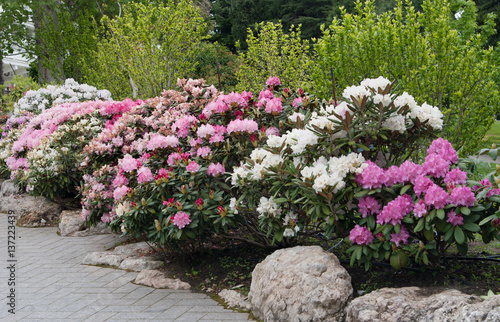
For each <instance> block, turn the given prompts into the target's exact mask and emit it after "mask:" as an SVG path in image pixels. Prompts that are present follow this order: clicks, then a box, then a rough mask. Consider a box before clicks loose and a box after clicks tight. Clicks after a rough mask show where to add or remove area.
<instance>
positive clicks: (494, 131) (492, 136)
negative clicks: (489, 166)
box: [483, 121, 500, 147]
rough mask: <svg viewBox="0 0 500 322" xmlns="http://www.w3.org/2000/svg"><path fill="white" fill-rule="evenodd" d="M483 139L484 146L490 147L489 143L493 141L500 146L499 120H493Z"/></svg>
mask: <svg viewBox="0 0 500 322" xmlns="http://www.w3.org/2000/svg"><path fill="white" fill-rule="evenodd" d="M483 141H485V143H486V144H485V146H484V147H491V144H493V143H495V144H496V145H497V146H498V147H500V121H495V123H493V126H492V127H491V129H490V130H489V131H488V132H486V135H485V136H484V139H483Z"/></svg>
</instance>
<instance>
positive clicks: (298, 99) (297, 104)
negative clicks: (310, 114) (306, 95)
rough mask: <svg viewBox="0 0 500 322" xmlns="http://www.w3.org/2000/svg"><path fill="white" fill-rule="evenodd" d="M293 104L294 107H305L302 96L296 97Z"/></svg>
mask: <svg viewBox="0 0 500 322" xmlns="http://www.w3.org/2000/svg"><path fill="white" fill-rule="evenodd" d="M292 106H293V107H299V106H300V107H302V108H304V105H303V104H302V97H297V98H296V99H294V100H293V103H292Z"/></svg>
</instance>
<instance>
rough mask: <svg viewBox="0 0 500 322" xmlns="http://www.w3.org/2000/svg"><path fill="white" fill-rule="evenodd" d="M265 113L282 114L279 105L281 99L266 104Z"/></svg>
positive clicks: (277, 98) (274, 99)
mask: <svg viewBox="0 0 500 322" xmlns="http://www.w3.org/2000/svg"><path fill="white" fill-rule="evenodd" d="M265 111H266V113H269V114H271V113H281V112H283V106H282V104H281V98H279V97H275V98H273V99H271V100H270V101H268V102H267V103H266V108H265Z"/></svg>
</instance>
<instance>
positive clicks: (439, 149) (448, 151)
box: [427, 138, 458, 163]
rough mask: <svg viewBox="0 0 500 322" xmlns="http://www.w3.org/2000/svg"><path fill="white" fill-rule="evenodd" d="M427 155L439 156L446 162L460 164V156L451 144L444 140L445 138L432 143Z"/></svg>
mask: <svg viewBox="0 0 500 322" xmlns="http://www.w3.org/2000/svg"><path fill="white" fill-rule="evenodd" d="M427 154H438V155H439V156H440V157H441V158H443V159H444V160H445V161H448V162H451V163H457V162H458V155H457V152H456V151H455V149H453V146H452V145H451V143H450V142H448V141H447V140H444V139H443V138H438V139H436V140H434V141H432V143H431V145H430V146H429V149H427Z"/></svg>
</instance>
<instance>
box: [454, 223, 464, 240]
mask: <svg viewBox="0 0 500 322" xmlns="http://www.w3.org/2000/svg"><path fill="white" fill-rule="evenodd" d="M454 236H455V240H456V241H457V243H458V244H463V243H464V242H465V234H464V232H463V230H462V228H460V227H458V226H457V227H455V234H454Z"/></svg>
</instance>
